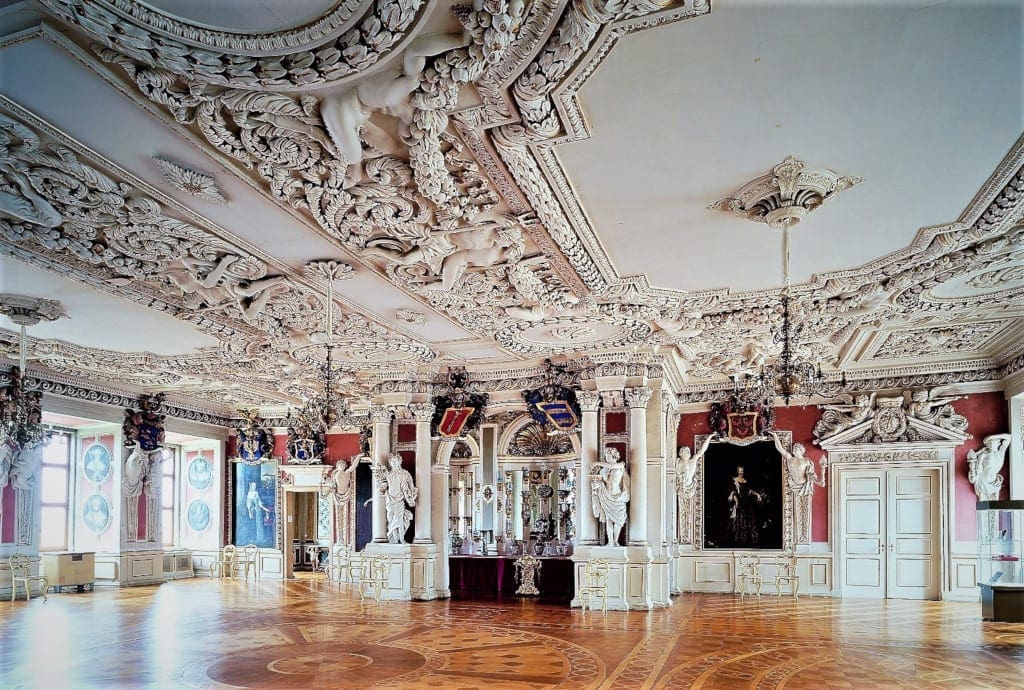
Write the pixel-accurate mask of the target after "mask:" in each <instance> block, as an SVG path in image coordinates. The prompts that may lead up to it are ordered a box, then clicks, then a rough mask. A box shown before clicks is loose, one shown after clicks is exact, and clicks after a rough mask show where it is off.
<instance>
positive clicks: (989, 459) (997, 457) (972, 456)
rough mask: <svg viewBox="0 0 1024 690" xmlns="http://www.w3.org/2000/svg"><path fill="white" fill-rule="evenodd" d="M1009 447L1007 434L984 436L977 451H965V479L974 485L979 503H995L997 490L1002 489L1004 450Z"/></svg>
mask: <svg viewBox="0 0 1024 690" xmlns="http://www.w3.org/2000/svg"><path fill="white" fill-rule="evenodd" d="M1009 447H1010V435H1009V434H993V435H992V436H986V437H985V441H984V442H983V445H982V447H981V448H979V449H978V450H969V451H967V464H968V465H969V468H970V469H968V470H967V479H968V480H970V482H971V484H972V485H974V493H976V494H977V495H978V500H979V501H996V500H998V499H999V490H1000V489H1002V487H1003V475H1001V474H999V472H1000V470H1002V469H1003V461H1004V460H1005V459H1006V449H1007V448H1009Z"/></svg>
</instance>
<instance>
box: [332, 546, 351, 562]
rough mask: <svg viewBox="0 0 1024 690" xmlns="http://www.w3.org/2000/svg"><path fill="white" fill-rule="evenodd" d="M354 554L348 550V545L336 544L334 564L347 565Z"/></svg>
mask: <svg viewBox="0 0 1024 690" xmlns="http://www.w3.org/2000/svg"><path fill="white" fill-rule="evenodd" d="M351 554H352V552H351V551H350V550H349V548H348V544H335V545H334V562H335V563H346V562H347V561H348V560H349V557H350V556H351Z"/></svg>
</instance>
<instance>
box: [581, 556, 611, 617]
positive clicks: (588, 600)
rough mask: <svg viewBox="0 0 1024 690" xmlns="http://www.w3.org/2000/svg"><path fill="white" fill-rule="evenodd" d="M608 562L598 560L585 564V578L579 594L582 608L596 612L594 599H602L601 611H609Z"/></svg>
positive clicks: (601, 559)
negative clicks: (588, 607) (588, 608)
mask: <svg viewBox="0 0 1024 690" xmlns="http://www.w3.org/2000/svg"><path fill="white" fill-rule="evenodd" d="M608 570H609V567H608V561H607V560H605V559H604V558H597V559H592V560H589V561H587V562H586V563H584V564H583V577H582V581H581V583H580V590H579V592H578V595H579V598H580V607H581V608H582V609H583V610H584V611H586V610H587V606H588V605H589V606H590V610H591V611H593V610H594V599H596V598H597V597H601V610H602V611H607V610H608Z"/></svg>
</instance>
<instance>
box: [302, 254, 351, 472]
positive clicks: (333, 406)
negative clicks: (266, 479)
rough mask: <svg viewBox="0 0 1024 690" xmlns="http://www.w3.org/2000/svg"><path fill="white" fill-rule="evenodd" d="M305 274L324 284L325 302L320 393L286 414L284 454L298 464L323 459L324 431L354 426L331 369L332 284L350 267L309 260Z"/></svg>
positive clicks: (348, 270)
mask: <svg viewBox="0 0 1024 690" xmlns="http://www.w3.org/2000/svg"><path fill="white" fill-rule="evenodd" d="M305 273H306V275H307V276H308V277H310V278H317V279H322V280H324V281H325V282H326V283H327V301H326V303H325V305H324V314H325V316H324V332H325V335H324V348H325V350H326V352H325V358H324V363H323V365H321V366H320V367H319V371H318V377H317V378H318V379H319V382H320V383H321V384H322V385H323V394H322V395H317V396H314V397H312V398H309V399H307V400H306V401H305V402H304V403H303V406H302V408H301V409H300V410H299V411H298V413H297V414H296V415H295V417H292V413H291V411H289V412H288V420H289V431H288V453H289V455H290V456H291V458H292V460H294V461H296V462H299V463H314V462H319V461H321V460H323V459H324V458H325V453H326V452H327V432H329V431H330V430H331V429H332V428H334V427H335V426H337V425H338V424H348V425H355V421H354V419H353V415H352V412H351V410H350V409H349V407H348V403H347V401H346V400H345V398H344V397H342V396H339V395H338V393H337V391H335V367H334V347H335V345H334V281H336V280H344V279H345V278H349V277H351V276H352V267H351V266H349V265H348V264H346V263H344V262H341V261H311V262H309V263H308V264H306V270H305Z"/></svg>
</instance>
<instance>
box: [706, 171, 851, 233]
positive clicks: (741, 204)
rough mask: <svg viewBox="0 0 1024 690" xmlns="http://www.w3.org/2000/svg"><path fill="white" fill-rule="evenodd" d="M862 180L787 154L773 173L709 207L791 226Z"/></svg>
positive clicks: (772, 225) (759, 221) (773, 224)
mask: <svg viewBox="0 0 1024 690" xmlns="http://www.w3.org/2000/svg"><path fill="white" fill-rule="evenodd" d="M862 181H863V178H860V177H842V176H840V175H839V174H838V173H836V172H833V171H832V170H827V169H824V168H820V169H810V168H808V167H807V164H806V163H804V162H803V161H802V160H797V159H796V158H795V157H793V156H786V160H784V161H782V162H781V163H779V164H778V165H776V166H775V167H774V168H772V171H771V172H770V173H767V174H765V175H761V176H760V177H758V178H756V179H754V180H751V181H750V182H748V183H746V184H745V185H743V186H742V187H740V188H739V189H738V190H737V191H736V193H735V194H734V195H733V196H731V197H727V198H725V199H722V200H720V201H716V202H715V203H713V204H711V205H710V206H708V208H709V209H712V210H717V211H729V212H731V213H735V214H736V215H738V216H741V217H743V218H747V219H749V220H752V221H754V222H757V223H767V224H768V225H769V226H771V227H773V228H783V227H786V226H790V227H792V226H793V225H796V224H797V223H799V222H800V221H801V220H802V219H803V218H804V216H806V215H807V214H808V213H810V212H811V211H813V210H814V209H816V208H818V207H819V206H821V205H822V204H823V203H825V202H826V201H828V200H829V199H831V198H832V197H834V196H835V195H836V194H838V193H839V192H841V191H843V190H844V189H849V188H850V187H852V186H854V185H855V184H859V183H860V182H862Z"/></svg>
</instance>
